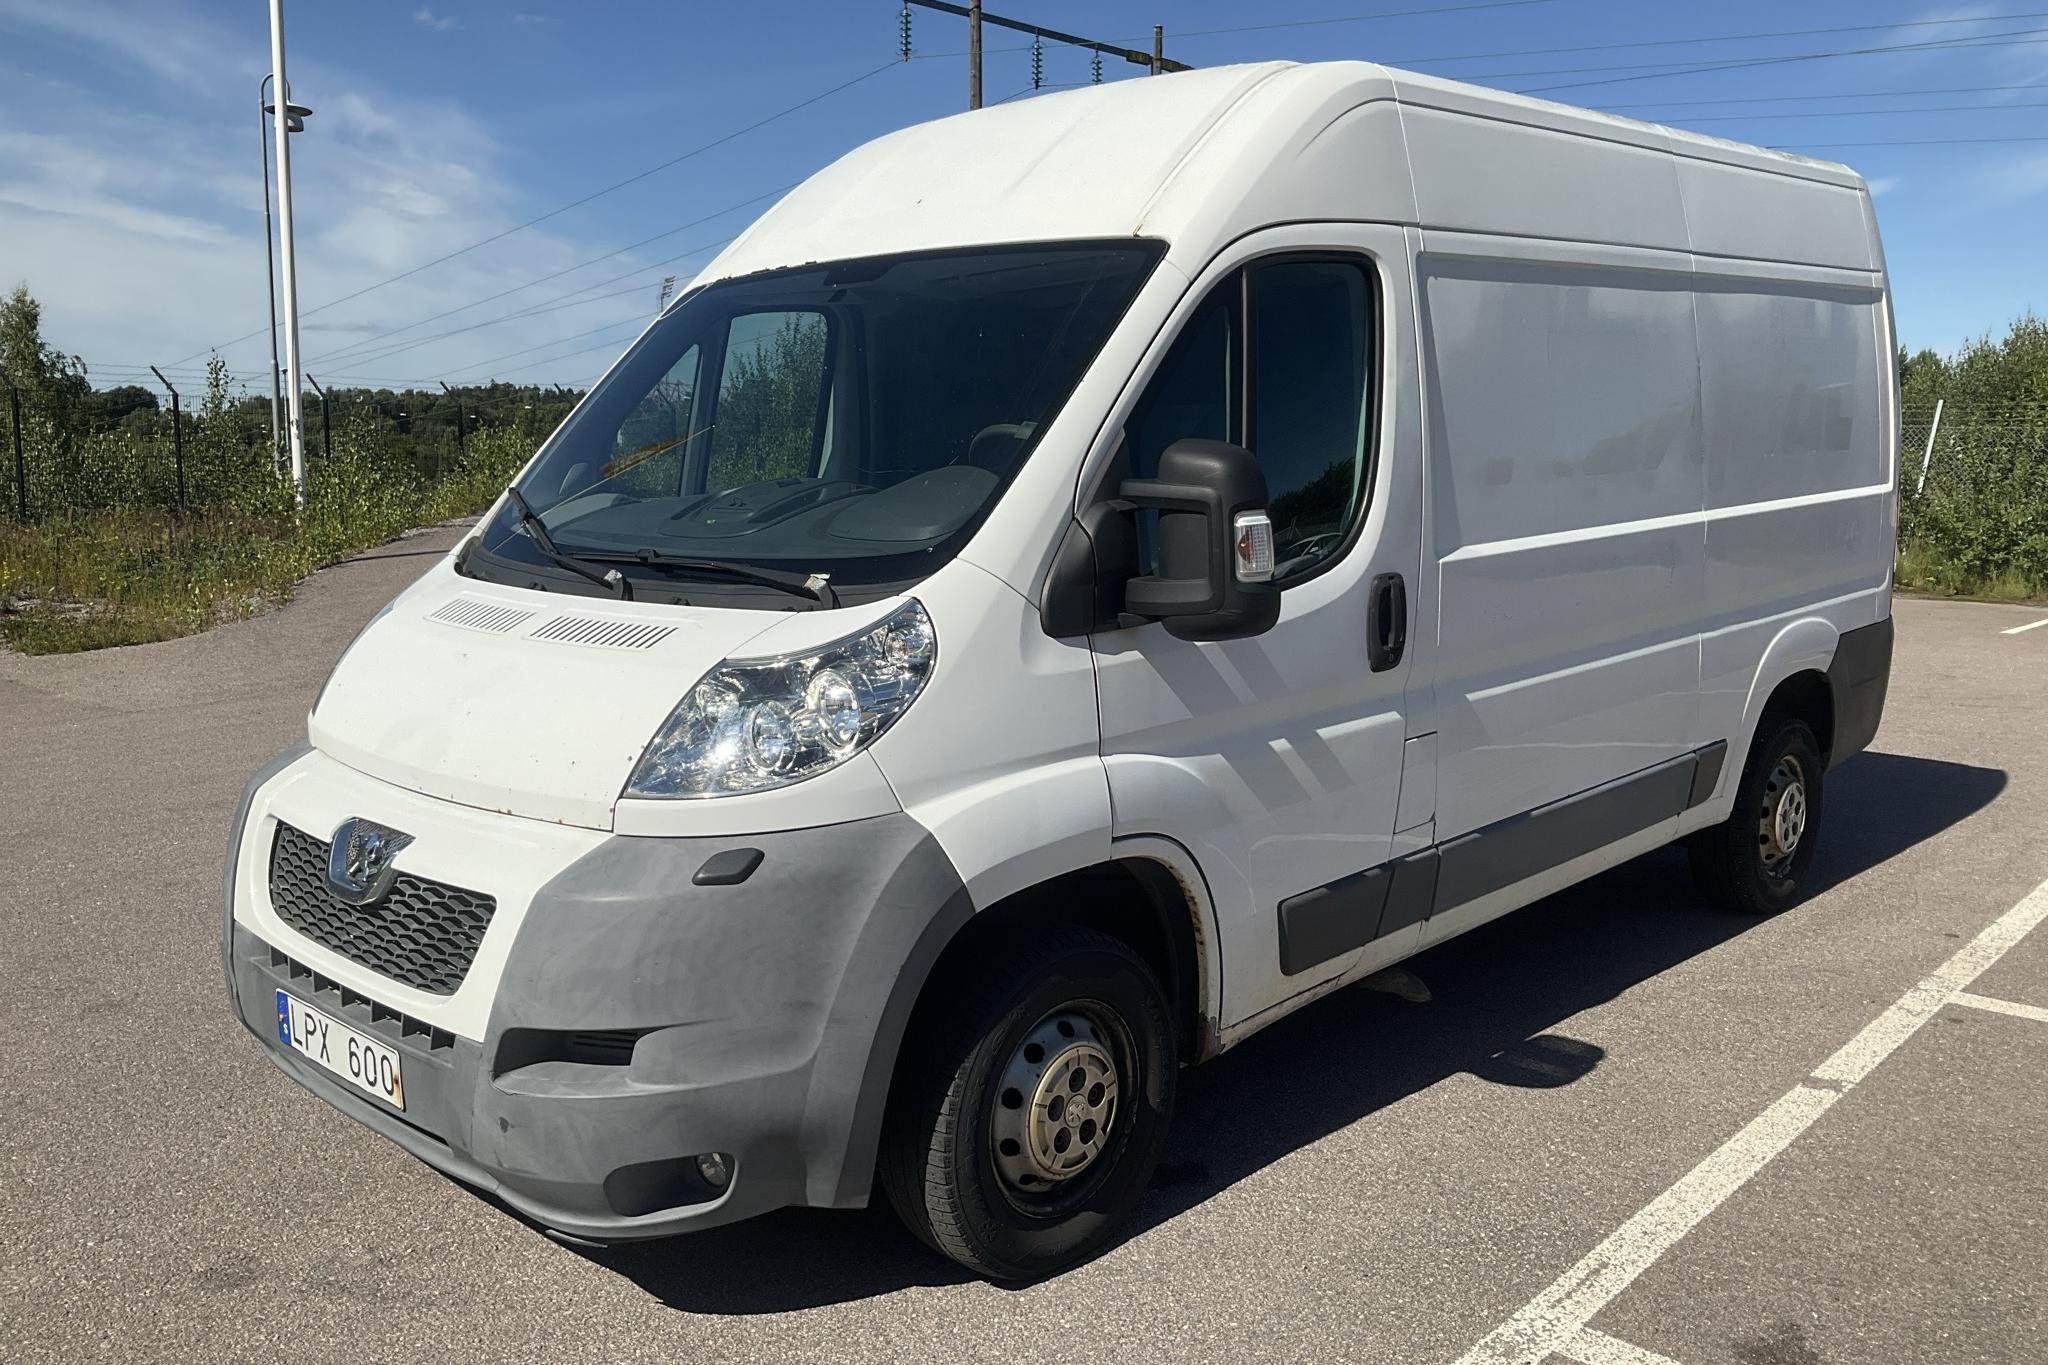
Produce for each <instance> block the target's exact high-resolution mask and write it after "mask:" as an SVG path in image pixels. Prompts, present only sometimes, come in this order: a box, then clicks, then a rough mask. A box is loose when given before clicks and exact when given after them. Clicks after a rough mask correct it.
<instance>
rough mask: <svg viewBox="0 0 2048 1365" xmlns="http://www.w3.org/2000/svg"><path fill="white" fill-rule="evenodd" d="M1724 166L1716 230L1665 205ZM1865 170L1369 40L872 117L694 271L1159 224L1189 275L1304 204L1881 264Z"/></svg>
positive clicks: (744, 270) (1705, 187) (1711, 186)
mask: <svg viewBox="0 0 2048 1365" xmlns="http://www.w3.org/2000/svg"><path fill="white" fill-rule="evenodd" d="M1461 115H1462V116H1464V117H1457V116H1461ZM1476 120H1483V121H1484V122H1483V123H1480V122H1476ZM1475 129H1479V130H1481V131H1480V132H1479V133H1478V134H1477V135H1476V137H1475V133H1474V130H1475ZM1503 134H1506V136H1503ZM1560 135H1564V136H1560ZM1517 176H1520V177H1522V179H1523V181H1524V183H1522V184H1520V185H1519V186H1518V185H1517V184H1516V183H1515V180H1516V178H1517ZM1737 182H1740V184H1741V185H1742V186H1744V187H1746V188H1745V189H1744V190H1743V192H1742V193H1739V194H1737V195H1736V197H1737V198H1739V199H1743V200H1745V201H1746V202H1744V203H1743V205H1742V206H1741V208H1740V210H1739V211H1737V212H1733V213H1723V214H1721V215H1720V217H1721V218H1723V219H1726V220H1728V223H1727V227H1728V233H1727V234H1726V235H1727V240H1725V241H1718V242H1708V243H1706V244H1705V245H1704V246H1703V244H1702V242H1701V240H1700V238H1701V232H1700V230H1699V227H1698V225H1697V224H1695V225H1692V226H1690V227H1689V226H1688V224H1687V222H1686V212H1685V209H1686V200H1687V197H1688V194H1687V191H1688V189H1690V190H1691V191H1692V194H1693V195H1694V196H1699V195H1702V194H1704V195H1706V196H1708V197H1715V198H1726V197H1728V192H1729V190H1730V188H1731V187H1733V186H1736V185H1737ZM1760 186H1761V187H1763V189H1762V192H1761V197H1760V198H1759V197H1758V192H1759V187H1760ZM1809 190H1810V191H1812V192H1818V194H1819V195H1820V196H1821V198H1822V200H1825V201H1832V202H1831V203H1827V204H1826V205H1825V208H1826V209H1832V210H1833V212H1827V211H1825V210H1824V211H1822V212H1821V213H1820V214H1819V215H1818V216H1819V217H1820V218H1821V219H1825V220H1828V221H1825V222H1823V223H1821V224H1820V226H1819V228H1818V229H1817V240H1813V241H1801V240H1799V239H1800V238H1801V237H1802V236H1804V237H1808V238H1813V237H1816V233H1813V232H1805V231H1804V230H1803V229H1802V228H1800V226H1799V225H1798V224H1797V223H1787V224H1779V225H1778V226H1777V228H1776V229H1775V231H1774V232H1772V233H1768V234H1766V236H1767V237H1768V238H1769V240H1768V241H1765V240H1761V239H1758V238H1757V234H1756V231H1755V227H1754V224H1752V223H1749V222H1748V221H1747V220H1748V219H1750V218H1753V217H1755V216H1756V215H1758V214H1762V215H1764V216H1767V217H1773V218H1775V217H1790V218H1793V219H1798V218H1803V217H1806V216H1808V214H1809V213H1810V212H1811V210H1812V207H1813V205H1814V203H1816V202H1820V201H1819V200H1815V199H1813V198H1811V197H1810V195H1809ZM1829 190H1832V191H1834V192H1833V193H1828V191H1829ZM1862 190H1863V182H1862V180H1861V179H1860V178H1859V177H1858V176H1857V175H1856V173H1855V172H1853V171H1851V170H1850V169H1849V168H1848V167H1846V166H1842V165H1839V164H1836V163H1832V162H1823V161H1815V160H1811V159H1808V158H1805V157H1799V156H1794V155H1790V154H1788V153H1784V152H1775V151H1770V150H1768V149H1765V148H1761V147H1753V146H1748V145H1746V144H1742V143H1736V142H1729V141H1726V140H1724V139H1721V138H1715V137H1709V136H1706V135H1705V134H1701V133H1693V132H1687V131H1684V130H1680V129H1674V128H1668V127H1664V126H1662V125H1659V124H1653V123H1644V122H1641V121H1639V120H1635V119H1628V118H1620V117H1617V116H1614V115H1611V114H1604V113H1598V112H1594V111H1591V110H1585V109H1577V108H1573V107H1572V106H1569V105H1563V104H1555V103H1552V102H1550V101H1548V100H1540V99H1534V98H1531V97H1529V96H1526V95H1517V94H1511V93H1508V92H1505V91H1500V90H1494V89H1490V88H1487V87H1484V86H1475V85H1467V84H1464V83H1462V82H1458V81H1449V80H1443V79H1440V78H1438V77H1434V76H1425V75H1419V74H1417V73H1413V72H1407V71H1399V70H1395V69H1393V68H1390V67H1384V66H1379V65H1377V64H1374V63H1370V62H1316V63H1307V64H1303V63H1294V62H1262V63H1256V64H1247V65H1239V66H1221V67H1209V68H1204V69H1201V70H1196V71H1189V72H1182V73H1177V74H1175V75H1173V76H1171V77H1169V78H1162V79H1135V80H1125V81H1117V82H1113V83H1110V84H1107V85H1101V86H1091V87H1088V88H1085V89H1081V90H1074V91H1067V92H1062V93H1058V94H1050V95H1043V96H1039V97H1036V98H1033V99H1028V100H1021V101H1017V102H1014V103H1009V104H1001V105H996V106H993V107H990V108H985V109H979V110H974V111H971V112H967V113H961V114H955V115H952V116H950V117H947V118H941V119H935V120H932V121H931V122H928V123H920V124H915V125H913V126H911V127H908V128H904V129H901V130H899V131H897V132H893V133H889V134H887V135H885V136H883V137H880V138H877V139H875V140H874V141H872V142H869V143H866V144H864V145H863V146H860V147H857V148H855V149H854V150H853V151H851V152H848V153H847V154H846V155H845V156H843V157H841V158H839V160H837V161H835V162H833V163H832V164H831V165H829V166H827V167H825V168H824V169H823V170H821V171H819V172H817V173H816V174H814V175H812V176H811V177H810V178H809V179H808V180H806V181H804V183H803V184H801V185H799V186H798V187H797V188H796V189H794V190H792V191H791V192H790V193H789V194H788V195H786V196H784V198H783V199H782V200H781V201H779V202H778V203H777V204H775V205H774V206H773V207H772V208H770V209H769V210H768V211H767V212H766V213H765V214H763V215H762V216H761V217H760V219H758V220H757V221H756V222H755V223H754V225H753V226H752V227H750V228H749V229H748V230H747V231H746V232H744V233H742V234H741V235H740V236H739V237H738V238H737V239H736V240H734V241H733V243H732V244H731V245H729V246H728V247H727V248H726V249H725V251H724V252H722V253H721V254H720V255H719V256H718V258H717V259H716V260H714V261H713V262H712V263H711V264H710V265H709V266H708V267H707V268H706V269H705V270H704V271H703V272H702V274H700V275H699V276H698V278H697V283H700V284H701V283H705V282H708V281H710V280H715V279H721V278H727V277H730V276H735V275H745V274H752V273H755V272H758V271H762V270H771V269H778V268H787V267H792V266H801V265H805V264H809V263H813V262H817V261H826V260H845V259H850V258H857V257H864V256H875V255H885V254H889V253H893V252H899V251H912V250H932V249H942V248H946V247H962V246H972V245H980V244H987V243H995V242H1029V241H1054V240H1062V239H1066V240H1071V239H1078V238H1116V237H1128V236H1142V237H1159V238H1164V239H1166V240H1167V241H1168V242H1169V243H1170V244H1171V252H1170V256H1169V259H1174V260H1177V263H1179V264H1180V265H1181V266H1182V268H1183V269H1190V273H1192V269H1198V268H1199V267H1200V265H1201V263H1203V262H1205V261H1206V260H1207V259H1208V258H1209V257H1210V256H1211V255H1213V254H1214V252H1215V251H1216V250H1218V249H1220V248H1221V246H1222V245H1224V244H1225V243H1226V242H1228V241H1230V240H1232V239H1233V238H1234V237H1235V236H1237V235H1241V234H1242V233H1243V232H1245V231H1249V230H1252V229H1254V228H1257V227H1259V226H1264V225H1267V224H1271V223H1279V222H1287V221H1304V220H1320V221H1332V220H1356V221H1380V222H1405V223H1423V224H1426V225H1433V226H1438V227H1454V228H1459V229H1462V230H1469V231H1488V232H1499V233H1506V234H1511V235H1529V236H1549V237H1560V238H1567V239H1571V238H1577V239H1579V240H1589V241H1606V242H1615V243H1620V244H1628V245H1640V246H1649V247H1658V248H1665V249H1675V250H1705V251H1707V252H1708V253H1709V254H1716V253H1717V254H1723V255H1730V256H1743V255H1757V256H1760V257H1762V258H1767V259H1781V260H1789V261H1795V262H1799V261H1804V262H1808V263H1812V264H1824V265H1833V266H1846V267H1850V268H1856V269H1866V270H1867V269H1875V268H1878V263H1877V261H1876V258H1875V253H1874V248H1873V246H1872V244H1871V243H1870V242H1869V241H1868V240H1867V239H1868V238H1870V237H1871V236H1872V234H1871V232H1870V231H1869V228H1868V221H1869V220H1868V215H1867V209H1865V208H1864V207H1863V206H1862V204H1861V202H1860V201H1861V200H1862V199H1863V195H1862V193H1861V192H1862ZM1843 191H1847V192H1848V193H1843ZM1788 192H1789V196H1790V197H1788ZM1852 198H1853V199H1854V200H1856V201H1858V202H1857V205H1856V207H1855V209H1854V210H1853V212H1851V211H1849V207H1848V204H1847V202H1846V201H1848V200H1851V199H1852ZM1708 216H1709V217H1710V218H1711V217H1712V216H1713V215H1711V214H1710V215H1708ZM1736 218H1741V219H1743V220H1744V222H1742V223H1740V224H1738V223H1736V222H1735V221H1734V219H1736ZM1709 230H1710V232H1711V228H1710V229H1709ZM1858 239H1863V241H1862V244H1861V246H1860V247H1859V245H1858Z"/></svg>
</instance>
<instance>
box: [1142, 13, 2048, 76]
mask: <svg viewBox="0 0 2048 1365" xmlns="http://www.w3.org/2000/svg"><path fill="white" fill-rule="evenodd" d="M2008 19H2048V10H2024V11H2021V12H2019V13H2014V14H1979V15H1974V16H1971V17H1968V18H1958V19H1914V20H1909V21H1905V22H1899V23H1889V24H1849V25H1846V26H1844V27H1837V28H1782V29H1777V30H1774V31H1772V32H1768V33H1720V34H1710V35H1708V36H1705V37H1699V38H1649V39H1644V40H1642V41H1640V42H1633V43H1586V44H1582V45H1580V46H1577V47H1525V48H1518V49H1514V50H1511V51H1500V52H1454V53H1449V54H1437V55H1434V56H1428V57H1388V58H1386V59H1385V60H1386V62H1387V64H1388V65H1391V66H1400V65H1403V64H1405V63H1408V62H1478V61H1488V60H1493V59H1498V58H1503V57H1562V56H1565V55H1567V54H1569V53H1573V52H1619V51H1622V50H1623V49H1625V48H1637V47H1696V46H1700V45H1703V44H1708V43H1749V42H1761V41H1763V40H1764V39H1767V38H1817V37H1822V36H1826V35H1832V34H1837V33H1881V32H1890V31H1892V30H1896V29H1906V28H1940V27H1943V26H1947V25H1954V24H1984V23H2002V22H2004V21H2005V20H2008ZM1180 36H1181V37H1183V38H1187V37H1193V36H1194V35H1193V34H1181V35H1180ZM1655 65H1664V63H1655Z"/></svg>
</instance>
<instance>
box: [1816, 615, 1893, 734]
mask: <svg viewBox="0 0 2048 1365" xmlns="http://www.w3.org/2000/svg"><path fill="white" fill-rule="evenodd" d="M1891 677H1892V618H1891V617H1889V616H1887V617H1885V618H1884V619H1883V620H1882V621H1876V622H1873V623H1872V624H1870V625H1867V626H1858V627H1857V628H1856V629H1854V630H1845V631H1843V632H1842V638H1841V640H1840V641H1839V642H1837V643H1836V645H1835V657H1834V661H1833V662H1832V663H1830V664H1829V665H1828V692H1829V693H1830V694H1831V695H1832V696H1833V698H1834V703H1835V737H1834V742H1833V743H1832V744H1830V745H1829V746H1828V766H1829V767H1830V768H1832V767H1834V766H1835V765H1836V764H1837V763H1840V762H1841V761H1842V760H1843V759H1845V758H1849V757H1852V756H1853V755H1856V754H1860V753H1862V752H1863V751H1864V750H1865V749H1867V748H1869V747H1870V741H1871V739H1872V738H1873V737H1874V736H1875V735H1876V734H1877V723H1878V722H1879V721H1880V720H1882V719H1884V697H1885V692H1886V690H1887V689H1888V688H1889V687H1890V686H1891Z"/></svg>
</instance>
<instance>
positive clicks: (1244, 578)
mask: <svg viewBox="0 0 2048 1365" xmlns="http://www.w3.org/2000/svg"><path fill="white" fill-rule="evenodd" d="M1230 529H1231V531H1232V533H1233V536H1232V539H1233V541H1234V543H1235V545H1236V548H1237V554H1236V559H1237V581H1238V582H1240V583H1264V582H1267V581H1268V580H1270V579H1271V578H1272V577H1273V518H1271V517H1270V516H1268V515H1266V514H1265V513H1264V512H1239V513H1238V514H1237V517H1236V519H1235V520H1233V521H1232V522H1231V523H1230Z"/></svg>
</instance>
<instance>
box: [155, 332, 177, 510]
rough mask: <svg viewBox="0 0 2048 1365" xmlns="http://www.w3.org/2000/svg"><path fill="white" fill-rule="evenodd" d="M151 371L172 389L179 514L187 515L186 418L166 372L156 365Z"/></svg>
mask: <svg viewBox="0 0 2048 1365" xmlns="http://www.w3.org/2000/svg"><path fill="white" fill-rule="evenodd" d="M149 372H150V373H151V374H153V375H155V376H156V377H157V380H158V382H160V383H161V384H162V385H163V386H164V387H165V388H167V389H171V452H172V458H173V459H175V460H176V461H177V463H178V515H179V516H181V517H182V516H184V515H185V419H184V418H183V417H182V416H180V415H179V412H178V391H177V390H176V389H172V388H171V381H170V380H168V379H165V378H164V372H163V371H162V370H159V369H158V368H157V367H156V366H154V365H152V366H150V367H149Z"/></svg>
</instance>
